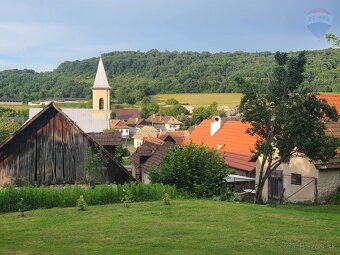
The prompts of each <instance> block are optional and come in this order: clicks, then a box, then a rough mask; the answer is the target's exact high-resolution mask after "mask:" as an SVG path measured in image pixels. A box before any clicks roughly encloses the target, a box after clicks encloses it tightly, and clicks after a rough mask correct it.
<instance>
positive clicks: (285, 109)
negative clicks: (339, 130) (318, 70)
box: [240, 52, 339, 203]
mask: <svg viewBox="0 0 340 255" xmlns="http://www.w3.org/2000/svg"><path fill="white" fill-rule="evenodd" d="M275 61H276V66H275V67H274V70H273V75H272V78H271V84H270V86H268V88H267V89H266V90H264V91H263V90H262V91H260V90H259V89H258V87H257V86H255V85H254V84H250V83H246V82H243V83H242V85H243V86H242V88H243V92H244V97H243V98H242V100H241V104H240V112H241V113H242V116H243V117H242V118H243V121H244V122H249V123H250V124H251V128H249V129H248V131H247V132H248V133H249V134H251V135H255V136H256V137H257V138H258V139H257V143H256V149H255V154H256V156H261V157H262V162H261V166H260V169H259V175H258V178H259V179H258V186H257V190H256V195H255V201H256V202H257V203H261V202H262V190H263V187H264V184H265V182H266V180H267V179H268V178H269V177H270V175H271V173H272V172H273V171H274V170H276V169H277V168H278V167H279V166H280V165H281V164H282V163H283V162H285V161H286V160H288V159H289V158H290V157H291V156H293V155H297V154H299V155H304V156H306V157H308V158H310V159H312V160H323V161H326V160H328V159H330V158H331V157H332V156H334V153H335V150H336V148H337V147H338V146H339V140H338V139H336V138H334V137H328V136H326V134H325V128H326V125H325V122H326V120H332V121H337V120H338V114H337V111H336V109H335V108H334V107H331V106H329V105H328V104H327V102H326V101H325V100H324V99H319V98H318V97H317V94H315V93H312V92H311V91H309V90H307V89H306V88H302V86H301V84H302V83H303V81H304V75H303V73H304V68H305V63H306V59H305V53H304V52H301V53H299V54H298V55H297V56H296V57H288V55H287V54H286V53H280V52H277V53H276V54H275Z"/></svg>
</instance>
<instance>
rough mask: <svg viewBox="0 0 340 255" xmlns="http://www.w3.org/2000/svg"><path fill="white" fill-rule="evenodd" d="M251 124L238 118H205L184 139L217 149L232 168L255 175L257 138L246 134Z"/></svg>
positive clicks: (241, 173)
mask: <svg viewBox="0 0 340 255" xmlns="http://www.w3.org/2000/svg"><path fill="white" fill-rule="evenodd" d="M249 127H250V125H249V124H247V123H243V122H241V121H238V120H222V119H221V118H220V117H218V116H216V117H214V118H212V119H209V120H203V121H202V122H201V123H200V124H199V125H198V126H197V127H196V128H195V129H194V130H193V131H192V132H191V134H190V136H189V137H188V138H187V139H186V140H185V141H184V144H188V143H191V142H192V143H194V144H196V145H204V146H206V147H208V148H211V149H214V150H217V151H218V152H219V153H220V155H221V157H223V158H224V160H225V162H226V163H227V164H228V166H229V167H230V168H231V169H232V171H233V173H235V174H237V175H242V176H248V177H253V176H255V168H256V162H255V161H256V160H255V159H254V158H253V153H252V150H254V149H255V143H256V138H255V137H253V136H250V135H248V134H246V130H247V129H248V128H249Z"/></svg>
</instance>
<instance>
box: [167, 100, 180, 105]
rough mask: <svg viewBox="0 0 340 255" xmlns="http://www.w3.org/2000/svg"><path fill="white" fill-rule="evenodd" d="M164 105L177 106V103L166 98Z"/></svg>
mask: <svg viewBox="0 0 340 255" xmlns="http://www.w3.org/2000/svg"><path fill="white" fill-rule="evenodd" d="M165 104H166V105H176V104H179V102H178V101H177V100H176V99H175V98H168V99H167V100H165Z"/></svg>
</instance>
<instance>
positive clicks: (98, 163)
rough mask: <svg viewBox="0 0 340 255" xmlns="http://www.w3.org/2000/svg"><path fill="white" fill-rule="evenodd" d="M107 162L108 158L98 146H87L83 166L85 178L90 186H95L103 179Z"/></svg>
mask: <svg viewBox="0 0 340 255" xmlns="http://www.w3.org/2000/svg"><path fill="white" fill-rule="evenodd" d="M107 164H108V159H107V158H106V156H105V155H104V153H103V151H102V150H101V149H100V148H99V146H96V147H94V148H92V147H88V148H87V150H86V157H85V163H84V168H85V172H86V180H87V181H88V183H89V184H90V185H91V186H95V185H96V184H98V183H100V182H101V181H102V180H103V179H104V175H105V172H106V170H107Z"/></svg>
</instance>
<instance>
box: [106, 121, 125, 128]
mask: <svg viewBox="0 0 340 255" xmlns="http://www.w3.org/2000/svg"><path fill="white" fill-rule="evenodd" d="M110 128H125V129H127V128H129V127H128V126H127V125H126V124H125V123H124V122H123V121H121V120H110Z"/></svg>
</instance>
